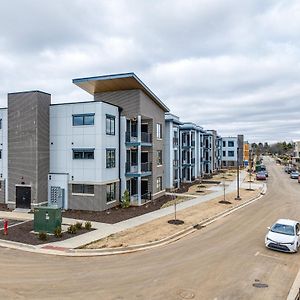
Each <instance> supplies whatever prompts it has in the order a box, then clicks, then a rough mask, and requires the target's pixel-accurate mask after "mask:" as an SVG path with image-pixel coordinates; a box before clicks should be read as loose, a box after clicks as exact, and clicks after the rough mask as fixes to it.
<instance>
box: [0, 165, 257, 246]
mask: <svg viewBox="0 0 300 300" xmlns="http://www.w3.org/2000/svg"><path fill="white" fill-rule="evenodd" d="M246 175H247V173H246V172H245V171H241V173H240V182H241V184H240V187H242V188H247V187H249V183H246V182H244V180H245V178H246ZM262 185H263V184H254V183H252V188H253V189H259V188H261V187H262ZM236 189H237V181H236V180H234V181H232V182H230V183H229V184H228V186H226V189H225V193H226V194H229V193H232V192H234V191H236ZM211 191H212V193H210V194H208V195H204V196H199V197H196V198H194V199H191V200H187V201H185V202H181V203H179V204H177V211H181V210H184V209H186V208H189V207H192V206H195V205H198V204H200V203H203V202H207V201H210V200H212V199H215V198H217V197H219V196H222V195H223V194H224V190H223V187H222V186H219V187H217V188H216V187H214V188H211ZM173 213H174V207H173V206H170V207H166V208H163V209H159V210H156V211H153V212H150V213H147V214H144V215H141V216H138V217H135V218H131V219H128V220H125V221H121V222H119V223H115V224H107V223H100V222H92V227H93V228H95V229H96V230H93V231H90V232H88V233H85V234H81V235H79V236H75V237H73V238H70V239H67V240H64V241H60V242H54V243H49V244H43V245H39V246H37V247H38V248H45V247H49V246H50V247H51V246H52V247H61V248H67V249H74V248H79V247H81V246H84V245H86V244H89V243H91V242H94V241H97V240H99V239H102V238H105V237H107V236H109V235H111V234H114V233H117V232H120V231H123V230H126V229H129V228H133V227H135V226H138V225H142V224H145V223H147V222H150V221H153V220H156V219H159V218H161V217H165V216H167V215H170V214H173ZM0 218H9V219H16V220H33V214H25V213H19V212H6V211H0ZM76 222H85V220H78V219H70V218H63V224H66V225H70V224H74V223H76Z"/></svg>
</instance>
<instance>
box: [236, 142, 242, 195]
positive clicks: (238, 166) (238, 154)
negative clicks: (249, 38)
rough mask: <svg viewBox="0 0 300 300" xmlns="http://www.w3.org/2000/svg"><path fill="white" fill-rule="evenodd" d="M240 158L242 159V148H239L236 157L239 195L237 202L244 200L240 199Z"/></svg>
mask: <svg viewBox="0 0 300 300" xmlns="http://www.w3.org/2000/svg"><path fill="white" fill-rule="evenodd" d="M239 157H240V148H239V147H237V155H236V171H237V180H236V185H237V195H236V198H235V200H241V199H242V198H241V197H240V162H239Z"/></svg>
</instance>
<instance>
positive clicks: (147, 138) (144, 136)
mask: <svg viewBox="0 0 300 300" xmlns="http://www.w3.org/2000/svg"><path fill="white" fill-rule="evenodd" d="M141 140H142V143H148V144H150V143H152V135H151V133H148V132H141Z"/></svg>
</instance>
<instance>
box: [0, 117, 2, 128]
mask: <svg viewBox="0 0 300 300" xmlns="http://www.w3.org/2000/svg"><path fill="white" fill-rule="evenodd" d="M0 129H2V119H0Z"/></svg>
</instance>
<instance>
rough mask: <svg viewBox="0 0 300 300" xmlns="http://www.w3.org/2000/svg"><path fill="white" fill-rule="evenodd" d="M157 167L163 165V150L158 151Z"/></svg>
mask: <svg viewBox="0 0 300 300" xmlns="http://www.w3.org/2000/svg"><path fill="white" fill-rule="evenodd" d="M157 165H158V166H160V165H162V150H157Z"/></svg>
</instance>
